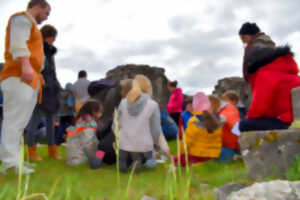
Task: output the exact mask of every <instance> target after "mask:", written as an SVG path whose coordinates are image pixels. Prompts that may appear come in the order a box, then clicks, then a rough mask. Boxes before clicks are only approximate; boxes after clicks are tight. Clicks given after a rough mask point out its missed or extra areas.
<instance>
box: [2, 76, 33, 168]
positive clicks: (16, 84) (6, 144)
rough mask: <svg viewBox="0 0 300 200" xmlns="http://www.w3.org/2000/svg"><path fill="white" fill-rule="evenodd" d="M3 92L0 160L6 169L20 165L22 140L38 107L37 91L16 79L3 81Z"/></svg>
mask: <svg viewBox="0 0 300 200" xmlns="http://www.w3.org/2000/svg"><path fill="white" fill-rule="evenodd" d="M2 90H3V95H4V104H3V109H4V110H3V126H2V143H1V144H0V158H1V160H2V163H3V167H4V169H5V168H10V167H16V166H18V164H19V156H20V148H21V145H20V144H21V139H22V135H23V132H24V129H25V127H26V125H27V123H28V122H29V120H30V118H31V115H32V113H33V110H34V107H35V105H36V102H37V91H36V90H33V89H32V88H31V87H30V86H28V85H26V84H25V83H23V82H21V81H20V79H19V78H15V77H12V78H8V79H6V80H5V81H3V82H2Z"/></svg>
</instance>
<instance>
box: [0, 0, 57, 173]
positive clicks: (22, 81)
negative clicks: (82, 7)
mask: <svg viewBox="0 0 300 200" xmlns="http://www.w3.org/2000/svg"><path fill="white" fill-rule="evenodd" d="M50 10H51V8H50V5H49V4H48V3H47V1H45V0H31V1H30V2H29V4H28V6H27V11H24V12H19V13H16V14H14V15H12V16H11V17H10V19H9V21H8V25H7V29H6V38H5V53H4V57H5V66H4V69H3V70H2V73H1V76H0V81H2V91H3V95H4V103H3V107H4V112H3V117H4V119H3V127H2V143H1V144H0V159H1V161H2V172H3V173H6V170H7V169H8V168H14V169H15V170H16V173H17V172H18V168H19V167H18V166H19V162H20V160H19V158H20V149H21V145H20V144H21V138H22V134H23V132H24V129H25V127H26V125H27V123H28V121H29V120H30V118H31V115H32V112H33V110H34V107H35V105H36V103H37V99H38V98H37V96H38V91H41V87H42V85H43V78H42V74H41V70H42V67H43V63H44V53H43V39H42V35H41V33H40V30H39V29H38V27H37V25H38V24H41V23H42V22H43V21H44V20H46V19H47V18H48V16H49V14H50ZM33 172H34V170H33V169H32V168H30V167H28V166H26V165H24V166H23V167H22V173H24V174H29V173H33Z"/></svg>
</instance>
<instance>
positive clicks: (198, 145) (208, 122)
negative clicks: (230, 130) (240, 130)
mask: <svg viewBox="0 0 300 200" xmlns="http://www.w3.org/2000/svg"><path fill="white" fill-rule="evenodd" d="M212 103H213V102H210V101H209V98H208V97H207V96H206V95H205V94H204V93H202V92H199V93H197V94H196V95H195V96H194V98H193V117H192V118H190V119H189V121H188V124H187V128H186V130H185V137H183V140H182V141H181V144H180V152H181V155H180V157H179V158H178V157H174V160H173V161H174V163H175V164H177V163H178V162H179V160H180V165H181V166H185V165H186V156H187V160H188V163H190V164H192V163H201V162H205V161H208V160H211V159H214V158H218V157H219V156H220V153H221V148H222V120H221V118H220V117H219V115H217V114H216V113H214V112H212V110H211V108H212V107H214V106H211V105H212ZM185 145H186V153H187V155H186V156H185V150H184V146H185Z"/></svg>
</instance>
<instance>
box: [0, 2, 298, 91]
mask: <svg viewBox="0 0 300 200" xmlns="http://www.w3.org/2000/svg"><path fill="white" fill-rule="evenodd" d="M48 2H49V3H50V5H51V7H52V11H51V14H50V16H49V18H48V20H47V21H46V22H44V23H43V24H42V25H44V24H51V25H54V26H55V27H56V28H57V29H58V36H57V40H56V42H55V46H56V47H57V48H58V53H57V54H56V58H55V59H56V68H57V76H58V78H59V80H60V82H61V84H62V85H65V84H66V83H67V82H71V83H72V82H75V81H76V79H77V73H78V71H79V70H82V69H85V70H87V72H88V74H89V79H90V80H97V79H100V78H104V77H105V74H106V72H107V71H108V70H110V69H113V68H115V67H116V66H118V65H124V64H147V65H150V66H156V67H162V68H164V69H165V71H166V76H167V77H168V78H169V79H170V80H177V81H178V82H179V87H181V88H182V89H183V91H184V92H185V93H186V94H190V95H192V94H194V93H196V92H199V91H204V92H206V93H210V92H212V90H213V88H214V86H215V85H216V84H217V81H218V80H219V79H222V78H225V77H231V76H241V75H242V57H243V51H244V50H243V48H244V47H243V44H242V43H241V41H240V39H239V36H238V31H239V29H240V27H241V25H242V24H243V23H244V22H248V21H249V22H256V23H257V24H258V26H259V27H260V28H261V30H262V31H263V32H265V33H266V34H268V35H270V36H271V38H272V39H273V40H274V41H275V42H276V44H277V45H285V44H290V45H291V46H292V50H293V51H294V53H295V55H296V57H295V58H296V61H297V62H298V63H299V61H300V57H299V56H298V55H299V54H300V12H299V10H300V2H299V0H277V1H274V0H260V1H257V0H222V1H220V0H209V1H207V0H151V1H150V0H88V1H82V0H48ZM27 3H28V1H27V0H25V1H24V0H9V1H8V0H0V5H1V7H0V55H1V56H0V62H3V61H4V58H3V52H4V37H5V29H6V25H7V20H8V18H9V16H10V15H11V14H13V13H15V12H17V11H22V10H25V8H26V6H27Z"/></svg>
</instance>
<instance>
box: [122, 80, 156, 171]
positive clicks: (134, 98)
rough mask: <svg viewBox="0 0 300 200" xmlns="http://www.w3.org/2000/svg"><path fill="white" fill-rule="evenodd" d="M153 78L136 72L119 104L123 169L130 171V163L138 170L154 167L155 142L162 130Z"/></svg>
mask: <svg viewBox="0 0 300 200" xmlns="http://www.w3.org/2000/svg"><path fill="white" fill-rule="evenodd" d="M151 96H152V85H151V82H150V80H149V79H148V78H147V77H145V76H143V75H137V76H136V77H135V79H134V80H133V84H132V89H131V90H130V91H129V93H128V95H127V98H125V99H123V100H122V101H121V103H120V105H119V108H118V122H119V129H120V138H119V144H120V149H119V152H120V154H119V155H120V158H119V161H120V162H119V164H120V171H122V172H127V171H128V170H129V168H130V167H133V168H134V169H135V171H139V170H140V169H141V168H142V167H148V168H153V167H155V164H156V163H155V162H150V161H155V160H153V158H154V155H153V151H154V145H155V144H158V141H159V138H160V136H161V134H162V130H161V125H160V111H159V106H158V104H157V103H156V102H155V101H154V100H152V98H151Z"/></svg>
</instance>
